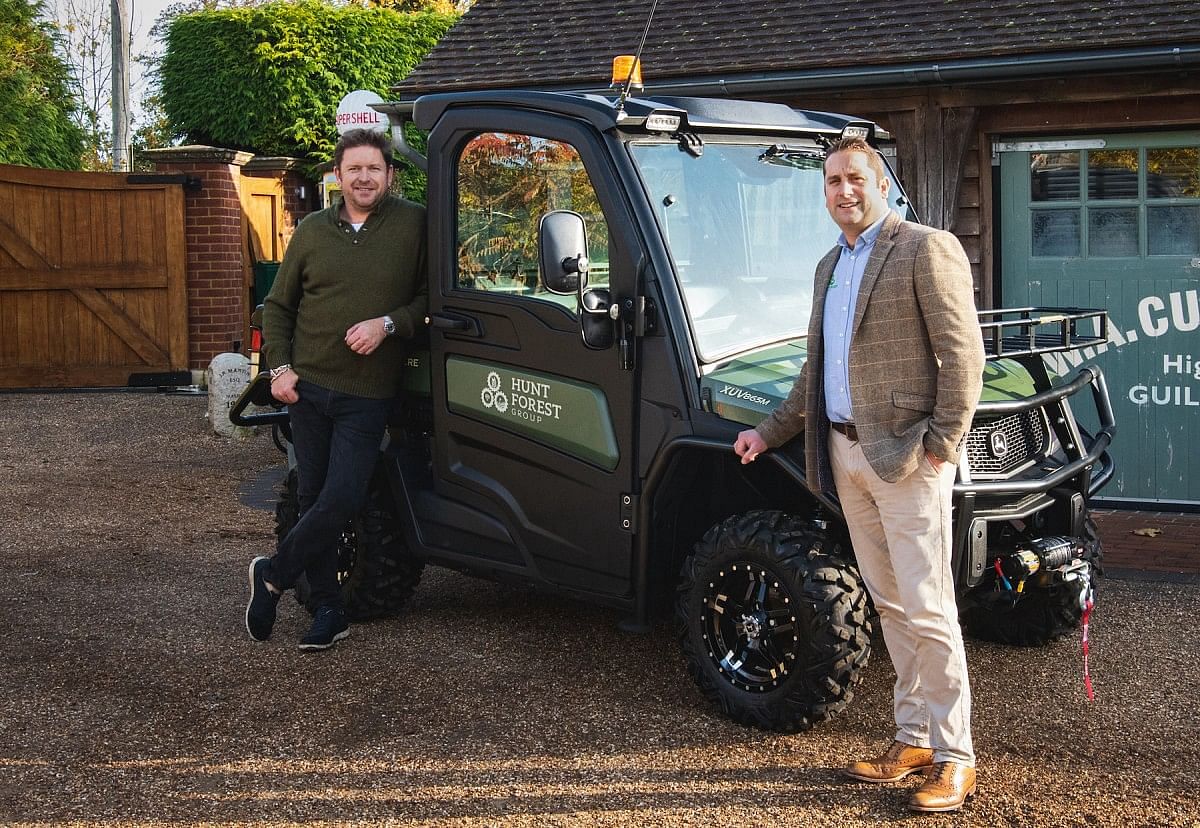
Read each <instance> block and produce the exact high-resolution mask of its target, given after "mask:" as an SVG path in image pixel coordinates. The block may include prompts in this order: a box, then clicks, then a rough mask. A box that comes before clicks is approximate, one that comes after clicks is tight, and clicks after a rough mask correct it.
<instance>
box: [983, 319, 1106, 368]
mask: <svg viewBox="0 0 1200 828" xmlns="http://www.w3.org/2000/svg"><path fill="white" fill-rule="evenodd" d="M978 314H979V328H980V330H981V331H982V332H983V349H984V352H985V353H986V354H987V358H988V359H1008V358H1010V357H1019V356H1033V355H1035V354H1050V353H1056V352H1061V351H1074V350H1076V349H1078V348H1087V347H1094V346H1097V345H1102V344H1103V343H1105V342H1107V341H1108V312H1107V311H1103V310H1095V309H1092V308H1002V309H1000V310H981V311H978ZM1090 320H1095V321H1094V322H1090ZM1082 322H1090V324H1088V325H1086V326H1085V330H1086V331H1091V330H1097V331H1098V333H1090V332H1088V333H1085V332H1081V331H1080V323H1082Z"/></svg>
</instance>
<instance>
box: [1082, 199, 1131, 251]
mask: <svg viewBox="0 0 1200 828" xmlns="http://www.w3.org/2000/svg"><path fill="white" fill-rule="evenodd" d="M1137 254H1138V215H1137V208H1136V207H1120V208H1116V209H1113V208H1109V209H1105V210H1097V209H1094V208H1093V209H1091V210H1089V211H1088V255H1089V256H1136V255H1137Z"/></svg>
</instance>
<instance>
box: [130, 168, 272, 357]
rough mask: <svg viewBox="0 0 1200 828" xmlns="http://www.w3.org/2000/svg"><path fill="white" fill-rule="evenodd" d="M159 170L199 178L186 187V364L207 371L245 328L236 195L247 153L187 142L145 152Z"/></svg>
mask: <svg viewBox="0 0 1200 828" xmlns="http://www.w3.org/2000/svg"><path fill="white" fill-rule="evenodd" d="M144 154H145V155H148V156H150V157H151V159H152V160H153V161H154V168H155V170H156V171H157V172H160V173H184V174H187V175H189V176H192V177H194V178H197V179H199V180H200V186H199V188H185V190H184V210H185V212H186V214H187V215H186V218H185V234H186V237H187V281H188V341H189V343H190V345H189V349H188V363H189V366H190V367H191V368H192V369H193V370H200V371H202V370H204V369H205V368H207V367H208V364H209V362H211V361H212V358H213V357H214V356H216V355H217V354H219V353H224V352H226V351H229V350H232V348H233V345H234V343H235V342H237V341H240V340H241V339H242V337H243V335H244V331H245V329H246V324H247V321H246V305H247V298H246V262H245V261H244V257H245V253H244V251H245V240H244V235H245V220H244V218H243V215H242V203H241V199H240V198H239V195H238V180H239V179H240V178H241V168H242V167H243V166H245V164H246V162H248V161H249V160H250V159H251V157H252V156H251V154H250V153H248V152H239V151H237V150H228V149H218V148H216V147H202V146H185V147H169V148H166V149H155V150H146V151H145V152H144Z"/></svg>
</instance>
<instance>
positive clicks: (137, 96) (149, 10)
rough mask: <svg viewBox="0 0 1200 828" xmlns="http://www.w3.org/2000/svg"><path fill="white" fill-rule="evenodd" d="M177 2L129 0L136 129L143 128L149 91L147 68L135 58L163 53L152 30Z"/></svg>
mask: <svg viewBox="0 0 1200 828" xmlns="http://www.w3.org/2000/svg"><path fill="white" fill-rule="evenodd" d="M172 2H176V0H129V3H130V15H129V20H130V26H131V27H132V29H133V48H132V49H131V50H130V52H129V58H130V60H131V61H132V65H131V66H130V67H129V98H130V106H131V108H132V111H133V118H134V129H136V128H137V127H139V126H141V125H142V123H141V109H142V98H143V97H145V95H146V92H147V90H148V88H149V87H148V83H147V81H146V78H145V77H144V71H145V68H144V67H143V66H142V65H141V64H140V63H138V62H137V61H136V60H134V58H135V57H136V56H137V55H142V54H146V53H147V52H150V51H152V50H153V51H155V52H161V51H162V44H160V43H155V42H154V41H152V40H151V38H150V29H151V27H152V26H153V25H154V21H155V20H157V19H158V16H159V14H161V13H162V11H163V9H165V8H166V7H167V6H169V5H171V3H172Z"/></svg>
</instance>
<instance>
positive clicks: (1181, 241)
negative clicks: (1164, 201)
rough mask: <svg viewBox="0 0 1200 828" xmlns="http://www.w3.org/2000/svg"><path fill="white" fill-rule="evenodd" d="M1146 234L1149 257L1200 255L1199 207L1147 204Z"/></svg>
mask: <svg viewBox="0 0 1200 828" xmlns="http://www.w3.org/2000/svg"><path fill="white" fill-rule="evenodd" d="M1146 235H1147V239H1146V245H1147V251H1146V252H1148V253H1149V254H1150V255H1151V256H1196V255H1200V206H1190V207H1148V208H1147V209H1146Z"/></svg>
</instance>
